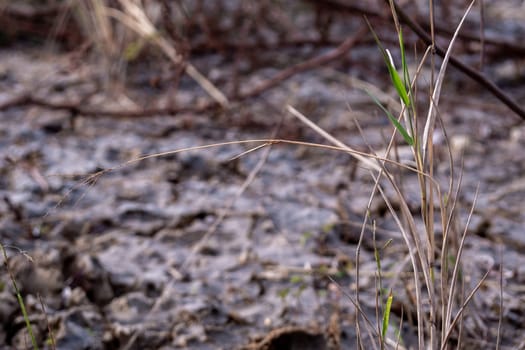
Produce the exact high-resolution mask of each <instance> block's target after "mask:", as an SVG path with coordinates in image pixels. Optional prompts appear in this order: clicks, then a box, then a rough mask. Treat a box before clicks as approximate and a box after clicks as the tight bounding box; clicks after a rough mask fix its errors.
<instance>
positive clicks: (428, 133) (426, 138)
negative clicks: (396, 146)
mask: <svg viewBox="0 0 525 350" xmlns="http://www.w3.org/2000/svg"><path fill="white" fill-rule="evenodd" d="M475 2H476V0H472V2H471V3H470V5H469V7H468V8H467V10H466V11H465V14H464V15H463V17H462V18H461V21H460V22H459V24H458V26H457V28H456V31H455V32H454V36H453V37H452V39H451V40H450V44H449V46H448V49H447V52H446V54H445V57H444V58H443V63H442V64H441V68H440V69H439V73H438V75H437V77H436V84H435V85H434V92H433V93H432V99H431V101H430V103H429V107H428V115H427V121H426V123H425V128H424V130H423V138H422V149H423V164H424V162H425V161H426V152H427V147H428V144H429V142H431V140H432V132H433V130H434V122H435V119H436V109H437V106H438V104H439V97H440V95H441V86H442V84H443V79H444V78H445V72H446V70H447V66H448V61H449V59H450V56H451V54H452V48H453V47H454V43H455V41H456V38H457V36H458V34H459V30H460V29H461V27H462V26H463V22H465V19H466V18H467V15H468V14H469V13H470V10H471V9H472V6H473V5H474V3H475Z"/></svg>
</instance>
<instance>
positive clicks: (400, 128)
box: [365, 90, 414, 146]
mask: <svg viewBox="0 0 525 350" xmlns="http://www.w3.org/2000/svg"><path fill="white" fill-rule="evenodd" d="M365 91H366V93H367V94H368V96H370V97H371V98H372V100H374V102H375V104H376V105H378V106H379V108H381V109H382V110H383V112H385V114H386V115H387V117H388V119H390V122H392V124H393V125H394V127H395V128H396V129H397V131H399V133H400V134H401V136H403V138H404V139H405V141H406V143H408V144H409V145H410V146H413V145H414V139H413V138H412V137H411V136H410V134H409V133H408V132H407V130H406V129H405V128H404V127H403V125H401V123H400V122H399V121H398V120H397V119H396V118H395V117H394V116H393V115H392V113H390V112H389V111H388V109H386V108H385V107H384V106H383V105H382V104H381V102H379V100H378V99H377V98H376V97H375V96H374V95H372V94H371V93H370V92H369V91H368V90H365Z"/></svg>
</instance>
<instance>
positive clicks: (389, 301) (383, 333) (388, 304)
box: [381, 291, 394, 339]
mask: <svg viewBox="0 0 525 350" xmlns="http://www.w3.org/2000/svg"><path fill="white" fill-rule="evenodd" d="M393 300H394V296H393V295H392V291H390V293H389V294H388V298H387V299H386V305H385V312H384V313H383V325H382V327H381V337H382V338H383V339H385V337H386V332H387V330H388V323H389V322H390V309H391V308H392V301H393Z"/></svg>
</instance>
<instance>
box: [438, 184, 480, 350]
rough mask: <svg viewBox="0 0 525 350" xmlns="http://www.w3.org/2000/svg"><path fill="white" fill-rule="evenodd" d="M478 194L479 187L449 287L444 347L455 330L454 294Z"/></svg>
mask: <svg viewBox="0 0 525 350" xmlns="http://www.w3.org/2000/svg"><path fill="white" fill-rule="evenodd" d="M478 192H479V186H478V188H477V189H476V194H475V196H474V201H473V203H472V206H471V208H470V213H469V215H468V219H467V222H466V224H465V229H464V231H463V235H462V237H461V242H460V244H459V249H458V252H457V256H456V262H455V264H454V270H453V272H452V278H451V280H450V287H449V291H448V292H449V294H448V304H447V313H446V315H444V317H445V328H444V329H445V330H446V334H447V336H445V334H443V336H444V338H443V341H442V345H444V344H445V343H446V340H447V337H448V335H449V334H450V332H451V328H453V324H451V323H450V322H451V320H452V307H453V302H454V294H455V292H456V282H457V279H458V274H459V270H460V265H461V256H462V253H463V249H464V247H465V238H466V237H467V229H468V226H469V224H470V220H471V219H472V214H473V213H474V208H475V206H476V200H477V197H478ZM485 278H486V277H485Z"/></svg>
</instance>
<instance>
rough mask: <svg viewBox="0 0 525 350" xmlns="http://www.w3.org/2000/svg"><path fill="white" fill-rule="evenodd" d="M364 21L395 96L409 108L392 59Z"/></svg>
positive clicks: (403, 87) (368, 23)
mask: <svg viewBox="0 0 525 350" xmlns="http://www.w3.org/2000/svg"><path fill="white" fill-rule="evenodd" d="M365 20H366V23H367V25H368V28H370V31H371V32H372V35H373V36H374V40H375V42H376V44H377V46H378V47H379V50H380V51H381V54H382V55H383V59H384V60H385V63H386V67H387V68H388V73H389V74H390V79H391V80H392V84H394V88H395V89H396V91H397V94H398V95H399V97H400V98H401V100H402V101H403V103H404V104H405V105H406V106H407V107H408V106H410V99H409V98H408V93H407V90H406V88H405V84H404V83H403V82H402V81H401V78H400V77H399V73H398V72H397V70H396V68H395V67H394V63H393V60H392V57H391V56H390V54H389V53H388V51H387V50H385V48H384V47H383V44H381V40H379V37H378V36H377V34H376V32H375V31H374V29H373V28H372V25H371V24H370V22H368V19H366V17H365ZM403 51H404V50H403Z"/></svg>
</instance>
